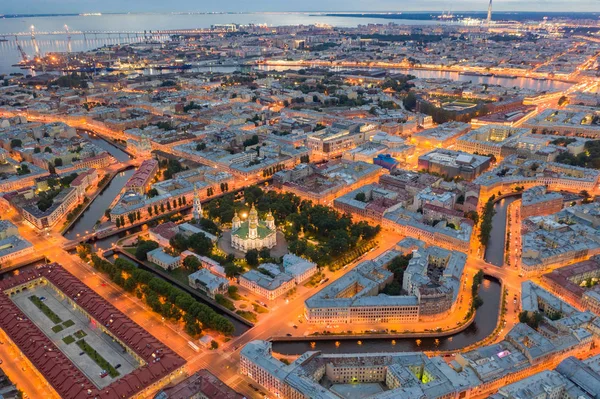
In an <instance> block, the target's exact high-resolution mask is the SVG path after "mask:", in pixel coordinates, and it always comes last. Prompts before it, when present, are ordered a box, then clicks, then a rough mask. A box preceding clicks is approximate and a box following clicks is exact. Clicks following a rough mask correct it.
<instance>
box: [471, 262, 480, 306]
mask: <svg viewBox="0 0 600 399" xmlns="http://www.w3.org/2000/svg"><path fill="white" fill-rule="evenodd" d="M482 282H483V270H479V271H478V272H477V273H475V275H474V276H473V285H472V286H471V293H472V295H473V303H472V304H471V309H473V310H474V309H477V308H479V307H480V306H481V305H483V299H481V297H480V296H479V286H480V285H481V283H482Z"/></svg>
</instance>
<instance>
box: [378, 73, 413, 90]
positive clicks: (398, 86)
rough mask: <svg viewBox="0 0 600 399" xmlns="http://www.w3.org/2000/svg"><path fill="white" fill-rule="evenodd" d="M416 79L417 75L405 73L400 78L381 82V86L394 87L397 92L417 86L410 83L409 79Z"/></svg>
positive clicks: (384, 87)
mask: <svg viewBox="0 0 600 399" xmlns="http://www.w3.org/2000/svg"><path fill="white" fill-rule="evenodd" d="M413 79H416V76H413V75H404V76H403V77H401V78H399V79H386V80H385V82H383V83H382V84H381V88H382V89H383V90H385V89H392V90H394V91H396V92H401V91H408V90H410V88H411V87H415V85H413V84H411V83H408V81H409V80H413Z"/></svg>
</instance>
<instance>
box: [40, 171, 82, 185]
mask: <svg viewBox="0 0 600 399" xmlns="http://www.w3.org/2000/svg"><path fill="white" fill-rule="evenodd" d="M76 178H77V173H75V172H73V173H71V174H69V175H68V176H65V177H61V178H59V177H58V176H55V177H51V178H49V179H48V181H47V183H48V187H57V186H62V187H65V188H68V187H71V183H72V182H73V180H75V179H76Z"/></svg>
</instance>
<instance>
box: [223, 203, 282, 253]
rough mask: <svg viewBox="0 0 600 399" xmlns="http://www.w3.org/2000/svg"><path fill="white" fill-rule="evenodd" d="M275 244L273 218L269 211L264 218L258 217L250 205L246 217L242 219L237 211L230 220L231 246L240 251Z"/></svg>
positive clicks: (271, 246) (275, 236)
mask: <svg viewBox="0 0 600 399" xmlns="http://www.w3.org/2000/svg"><path fill="white" fill-rule="evenodd" d="M276 244H277V228H276V227H275V218H274V217H273V214H272V213H271V212H269V214H268V215H267V217H266V218H265V220H259V219H258V211H257V210H256V208H255V207H254V205H252V209H250V212H249V213H248V219H247V220H246V221H243V222H242V220H241V219H240V217H239V216H238V214H237V212H236V213H235V215H234V216H233V219H232V220H231V246H232V247H233V248H235V249H238V250H240V251H242V252H248V251H249V250H251V249H261V248H264V247H267V248H273V247H274V246H275V245H276Z"/></svg>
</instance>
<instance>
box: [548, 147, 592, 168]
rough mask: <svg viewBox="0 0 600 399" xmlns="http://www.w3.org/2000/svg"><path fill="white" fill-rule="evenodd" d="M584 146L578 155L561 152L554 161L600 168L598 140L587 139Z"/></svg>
mask: <svg viewBox="0 0 600 399" xmlns="http://www.w3.org/2000/svg"><path fill="white" fill-rule="evenodd" d="M555 141H556V140H555ZM567 144H568V143H567ZM584 148H585V150H584V151H583V152H582V153H580V154H578V155H573V154H571V153H570V152H568V151H565V152H562V153H561V154H559V155H558V156H557V157H556V162H559V163H562V164H565V165H573V166H581V167H583V168H592V169H600V140H594V141H588V142H586V143H585V146H584Z"/></svg>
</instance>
